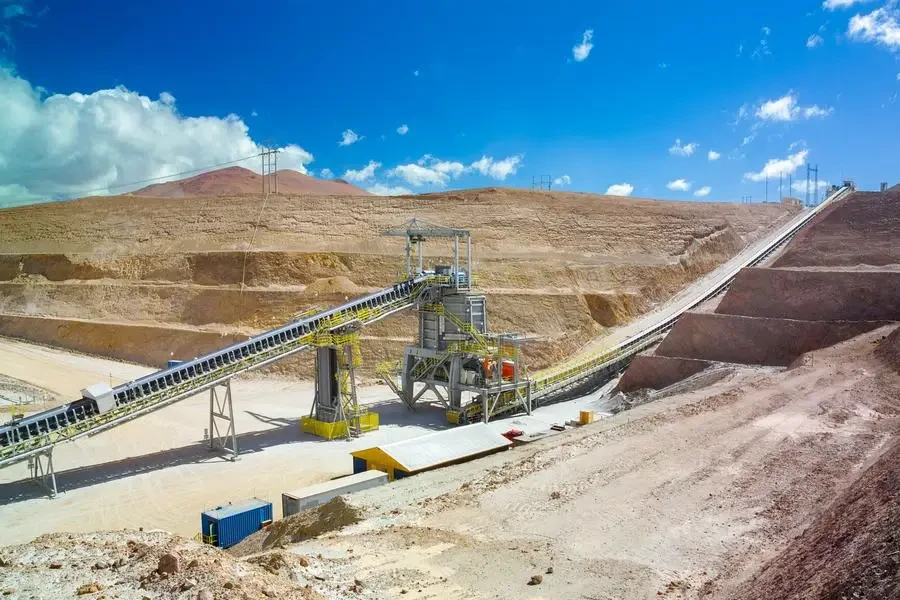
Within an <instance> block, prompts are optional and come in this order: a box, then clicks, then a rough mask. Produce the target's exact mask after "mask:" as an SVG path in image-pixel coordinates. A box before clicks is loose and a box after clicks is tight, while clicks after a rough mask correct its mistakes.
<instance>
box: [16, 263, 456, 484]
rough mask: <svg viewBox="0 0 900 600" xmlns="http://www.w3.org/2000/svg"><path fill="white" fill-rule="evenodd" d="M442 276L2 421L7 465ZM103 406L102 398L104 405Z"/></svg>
mask: <svg viewBox="0 0 900 600" xmlns="http://www.w3.org/2000/svg"><path fill="white" fill-rule="evenodd" d="M442 279H449V278H448V277H441V276H436V275H431V274H424V275H420V276H418V277H415V278H413V279H410V280H408V281H404V282H402V283H398V284H396V285H393V286H391V287H388V288H385V289H383V290H381V291H379V292H375V293H374V294H370V295H368V296H364V297H362V298H358V299H356V300H353V301H351V302H348V303H346V304H344V305H342V306H339V307H337V308H334V309H330V310H326V311H323V312H320V313H317V314H312V315H308V316H304V317H302V318H300V319H298V320H295V321H293V322H291V323H288V324H286V325H282V326H281V327H278V328H276V329H273V330H271V331H267V332H266V333H263V334H260V335H257V336H254V337H252V338H250V339H248V340H247V341H244V342H238V343H236V344H232V345H231V346H228V347H227V348H223V349H221V350H217V351H216V352H212V353H210V354H207V355H205V356H201V357H200V358H196V359H194V360H191V361H187V362H184V363H181V364H179V365H177V366H174V367H171V368H168V369H163V370H161V371H157V372H155V373H152V374H150V375H147V376H145V377H142V378H140V379H137V380H135V381H132V382H129V383H126V384H123V385H120V386H118V387H116V388H113V390H112V396H111V398H110V399H109V400H110V402H109V406H108V407H106V408H105V410H104V407H103V406H99V405H98V402H96V401H93V400H90V399H88V398H82V399H81V400H77V401H75V402H73V403H70V404H67V405H63V406H61V407H57V408H54V409H51V410H48V411H44V412H42V413H38V414H35V415H31V416H29V417H27V418H25V419H20V420H18V421H13V422H11V423H8V424H6V425H3V426H2V427H0V442H2V446H0V467H4V466H7V465H11V464H13V463H16V462H19V461H21V460H24V459H26V458H28V457H30V456H34V455H37V454H41V453H45V452H47V451H48V450H49V449H51V448H52V447H53V446H54V445H56V444H60V443H62V442H67V441H71V440H75V439H78V438H80V437H82V436H86V435H93V434H96V433H99V432H101V431H103V430H106V429H109V428H111V427H115V426H117V425H119V424H121V423H124V422H125V421H129V420H131V419H134V418H136V417H139V416H141V415H144V414H147V413H149V412H151V411H154V410H157V409H159V408H162V407H163V406H167V405H169V404H171V403H173V402H177V401H178V400H182V399H184V398H187V397H189V396H193V395H195V394H197V393H199V392H202V391H204V390H207V389H209V388H211V387H213V386H216V385H220V384H222V383H224V382H226V381H227V380H229V379H230V378H232V377H234V376H236V375H239V374H241V373H245V372H247V371H250V370H253V369H258V368H259V367H263V366H265V365H268V364H270V363H273V362H276V361H279V360H282V359H284V358H287V357H288V356H291V355H294V354H296V353H298V352H301V351H303V350H306V349H307V348H309V347H311V346H312V345H313V342H314V341H315V340H316V338H317V336H321V335H323V334H328V333H330V332H333V331H336V330H340V329H342V328H344V327H346V326H349V325H367V324H369V323H374V322H376V321H378V320H380V319H383V318H384V317H387V316H388V315H391V314H393V313H396V312H398V311H401V310H403V309H406V308H409V307H411V306H412V305H413V304H414V303H415V300H416V298H417V297H418V295H419V294H420V293H421V292H422V290H423V289H424V288H425V287H427V286H428V285H433V284H436V283H449V281H447V282H442V281H441V280H442ZM101 404H102V403H101Z"/></svg>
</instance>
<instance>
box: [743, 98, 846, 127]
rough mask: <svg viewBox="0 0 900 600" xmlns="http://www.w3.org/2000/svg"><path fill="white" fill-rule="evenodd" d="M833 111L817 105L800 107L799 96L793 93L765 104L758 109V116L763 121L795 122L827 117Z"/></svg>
mask: <svg viewBox="0 0 900 600" xmlns="http://www.w3.org/2000/svg"><path fill="white" fill-rule="evenodd" d="M833 111H834V109H833V108H821V107H820V106H817V105H815V104H813V105H812V106H798V105H797V96H795V95H794V93H793V92H788V93H787V94H786V95H785V96H782V97H781V98H778V99H777V100H768V101H766V102H763V103H762V104H761V105H760V106H759V108H757V109H756V116H757V118H759V119H761V120H763V121H795V120H797V119H799V118H803V119H812V118H816V117H818V118H822V117H827V116H828V115H830V114H831V113H832V112H833Z"/></svg>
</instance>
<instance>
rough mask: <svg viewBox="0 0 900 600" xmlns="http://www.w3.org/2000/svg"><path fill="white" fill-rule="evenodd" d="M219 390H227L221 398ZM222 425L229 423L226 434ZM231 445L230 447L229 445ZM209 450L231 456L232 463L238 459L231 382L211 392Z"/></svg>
mask: <svg viewBox="0 0 900 600" xmlns="http://www.w3.org/2000/svg"><path fill="white" fill-rule="evenodd" d="M218 388H225V393H224V395H223V396H219V391H218ZM220 423H227V425H228V426H227V427H226V428H225V432H224V433H222V430H221V429H219V424H220ZM229 444H230V445H229ZM209 449H210V450H220V451H222V452H224V453H225V454H227V455H230V460H231V461H236V460H237V459H238V443H237V432H236V430H235V427H234V406H233V405H232V402H231V380H230V379H228V380H227V381H226V382H225V383H224V384H220V385H216V386H213V387H212V388H210V390H209Z"/></svg>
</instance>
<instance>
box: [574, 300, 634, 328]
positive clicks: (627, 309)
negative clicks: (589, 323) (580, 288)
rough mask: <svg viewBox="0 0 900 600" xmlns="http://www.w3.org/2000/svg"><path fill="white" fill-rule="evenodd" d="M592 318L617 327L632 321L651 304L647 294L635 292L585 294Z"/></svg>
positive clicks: (606, 325)
mask: <svg viewBox="0 0 900 600" xmlns="http://www.w3.org/2000/svg"><path fill="white" fill-rule="evenodd" d="M584 301H585V302H586V303H587V306H588V310H589V311H590V313H591V318H593V319H594V321H596V322H597V323H599V324H600V325H603V326H604V327H615V326H616V325H623V324H625V323H628V322H629V321H631V320H632V319H633V318H634V317H636V316H637V315H639V314H642V313H643V312H645V311H646V310H647V308H648V307H649V306H650V303H649V302H648V300H647V298H646V297H645V296H642V295H639V294H635V293H628V292H623V293H603V294H585V295H584Z"/></svg>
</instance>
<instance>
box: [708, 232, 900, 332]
mask: <svg viewBox="0 0 900 600" xmlns="http://www.w3.org/2000/svg"><path fill="white" fill-rule="evenodd" d="M898 243H900V242H898ZM716 312H717V313H721V314H731V315H744V316H749V317H775V318H783V319H803V320H809V321H879V320H888V321H900V271H806V270H796V269H763V268H751V269H743V270H742V271H741V272H740V273H738V276H737V278H736V279H735V281H734V283H733V284H732V286H731V288H730V289H729V290H728V293H727V294H725V297H724V298H722V301H721V302H720V303H719V305H718V307H717V308H716Z"/></svg>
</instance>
